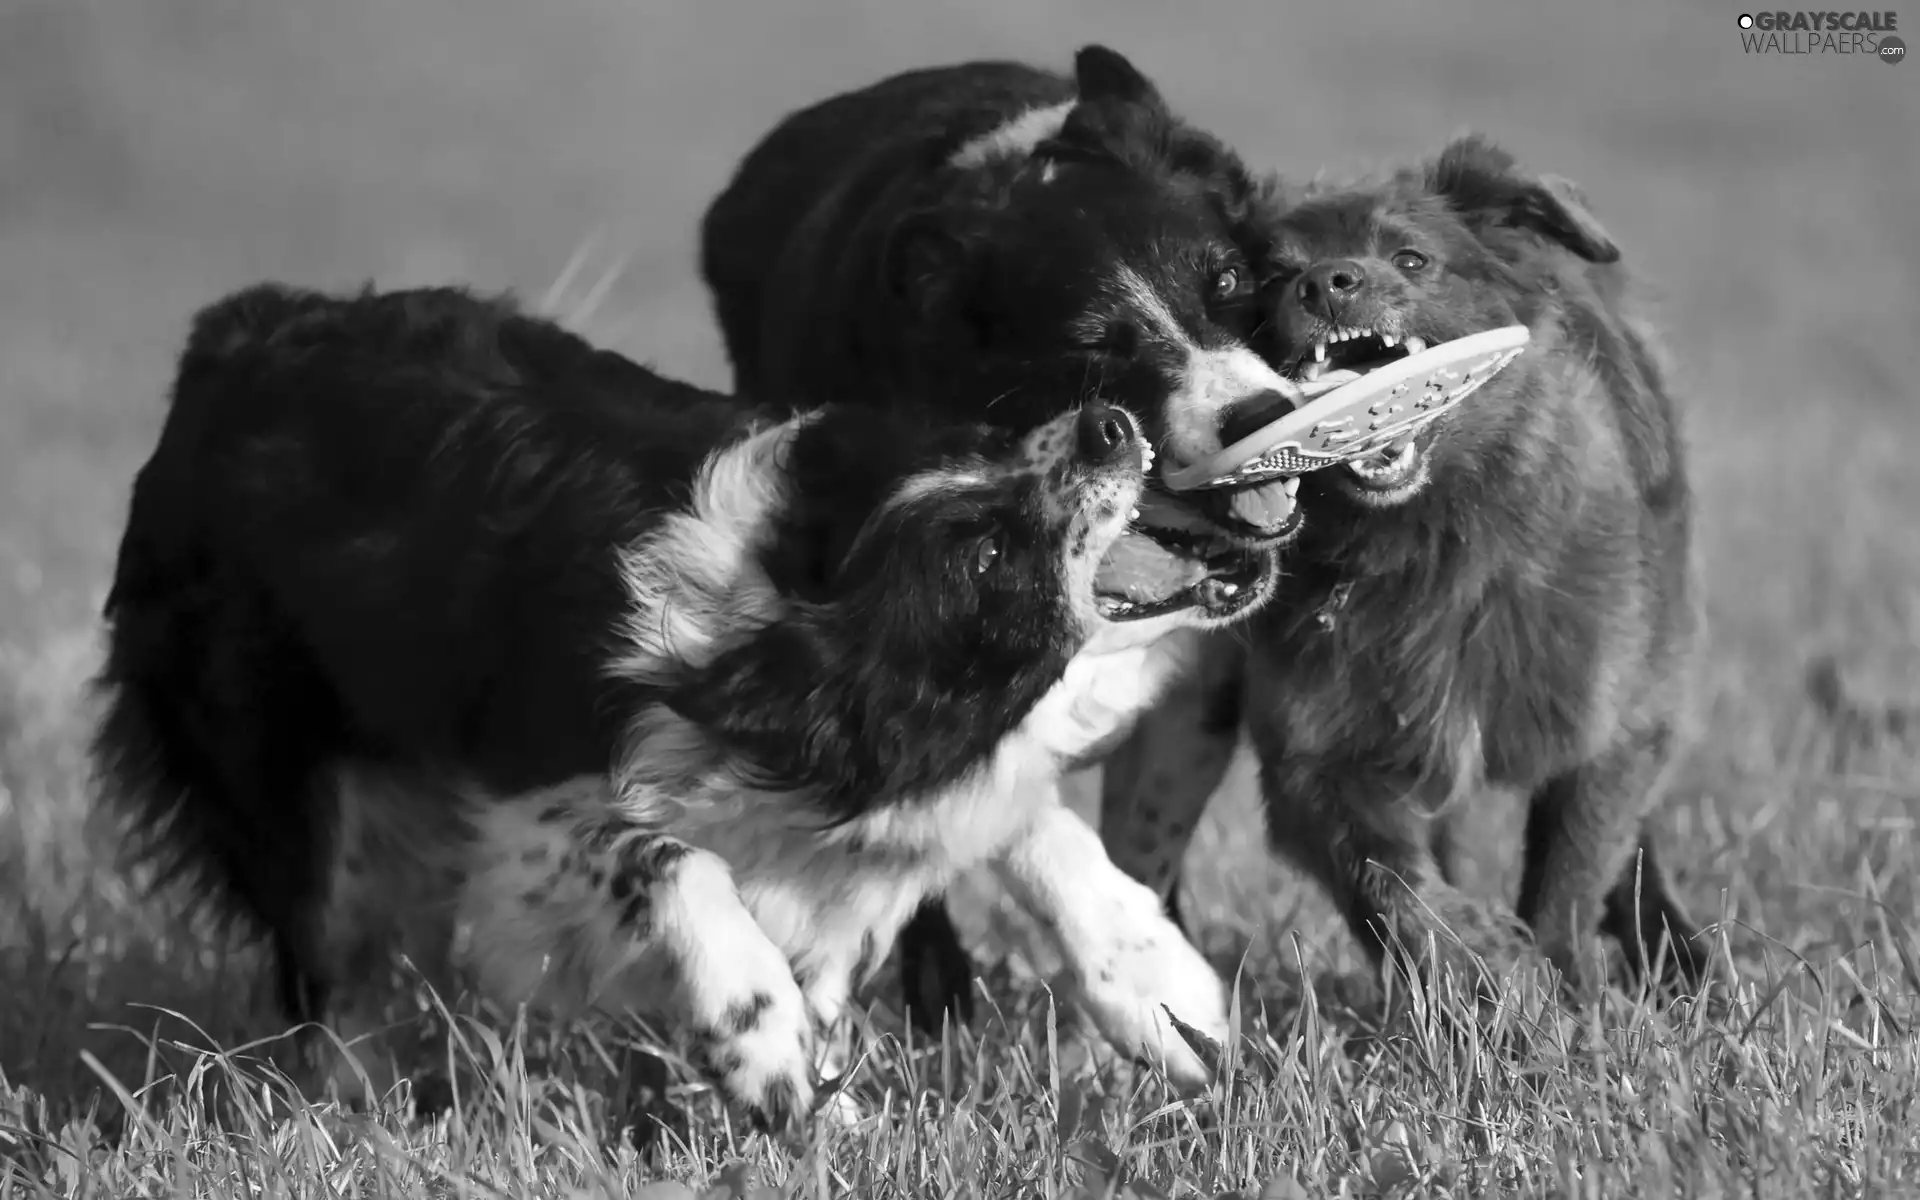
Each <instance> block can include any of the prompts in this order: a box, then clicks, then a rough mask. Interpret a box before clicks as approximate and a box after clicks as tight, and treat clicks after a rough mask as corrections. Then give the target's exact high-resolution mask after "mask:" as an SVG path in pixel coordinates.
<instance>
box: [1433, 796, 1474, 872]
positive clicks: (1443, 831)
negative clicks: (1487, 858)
mask: <svg viewBox="0 0 1920 1200" xmlns="http://www.w3.org/2000/svg"><path fill="white" fill-rule="evenodd" d="M1458 825H1459V816H1458V815H1457V814H1456V813H1454V812H1452V811H1448V810H1443V811H1441V812H1437V813H1435V814H1433V827H1432V829H1431V831H1430V833H1429V836H1428V838H1427V846H1428V848H1429V849H1431V850H1432V852H1433V862H1434V865H1435V866H1436V867H1438V868H1439V870H1440V878H1441V879H1442V880H1444V881H1445V882H1446V884H1447V886H1449V887H1459V886H1460V884H1461V881H1462V880H1463V879H1465V878H1466V863H1465V860H1463V859H1462V858H1461V857H1460V830H1459V828H1458Z"/></svg>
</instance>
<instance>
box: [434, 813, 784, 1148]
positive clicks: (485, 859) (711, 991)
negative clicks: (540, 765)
mask: <svg viewBox="0 0 1920 1200" xmlns="http://www.w3.org/2000/svg"><path fill="white" fill-rule="evenodd" d="M476 822H477V824H478V826H479V828H480V833H481V837H480V839H479V842H480V845H479V846H478V847H477V849H476V851H475V855H474V861H475V864H476V867H477V869H476V870H475V871H473V872H472V873H470V874H469V876H468V882H467V886H466V887H465V889H464V894H463V897H462V906H461V914H460V919H461V925H462V927H463V931H464V933H465V939H464V940H465V942H466V945H467V946H468V947H469V950H468V954H467V957H468V959H469V961H470V963H471V966H472V968H473V969H474V970H475V971H476V972H477V973H478V974H479V976H480V977H481V980H482V982H483V983H484V985H485V986H486V988H487V990H488V991H489V993H491V994H492V995H493V996H495V997H496V998H497V999H501V1000H505V1001H506V1002H508V1003H516V1002H535V1001H536V1000H538V1002H540V1003H543V1004H547V1005H551V1006H553V1007H556V1008H560V1009H563V1010H564V1009H577V1008H580V1007H585V1006H592V1007H595V1008H599V1009H602V1010H604V1011H608V1012H612V1013H623V1012H636V1013H655V1014H661V1013H664V1014H666V1015H669V1016H670V1017H673V1018H677V1019H679V1020H682V1021H684V1022H685V1025H686V1029H687V1031H688V1033H689V1034H690V1036H691V1037H692V1039H693V1041H694V1043H695V1048H696V1050H695V1052H696V1056H697V1057H699V1058H702V1059H704V1060H705V1062H706V1063H707V1065H708V1066H709V1067H710V1068H711V1070H712V1073H713V1074H714V1075H715V1076H716V1077H718V1079H719V1080H720V1082H721V1086H722V1088H723V1089H724V1090H725V1092H726V1093H727V1094H728V1095H729V1096H730V1097H731V1098H733V1099H735V1100H738V1101H740V1102H742V1103H744V1104H745V1105H747V1106H748V1107H749V1108H750V1109H751V1110H752V1111H753V1112H754V1114H755V1115H756V1117H758V1118H759V1119H761V1120H763V1121H765V1122H767V1123H769V1124H772V1125H775V1126H779V1125H783V1124H785V1123H786V1122H787V1121H788V1120H789V1119H790V1118H792V1117H793V1116H795V1115H797V1114H799V1113H802V1112H805V1111H806V1110H807V1108H809V1107H810V1106H811V1103H812V1097H813V1083H812V1071H811V1058H810V1053H811V1050H812V1043H813V1031H812V1024H811V1021H810V1020H809V1017H808V1012H807V1004H806V1000H805V998H804V997H803V996H802V994H801V991H800V987H799V985H798V984H797V983H796V982H795V980H794V977H793V972H792V970H791V968H790V967H789V965H788V961H787V956H786V955H785V954H784V953H783V952H782V951H781V950H780V948H779V947H778V946H776V945H775V944H774V943H773V941H772V940H771V939H769V938H768V937H767V935H766V933H765V932H764V931H763V930H762V929H761V928H760V926H759V924H758V923H756V922H755V920H754V918H753V914H752V913H751V912H749V911H748V909H747V907H746V905H745V904H744V903H743V902H742V900H741V898H740V895H739V893H738V892H737V891H736V890H735V888H734V885H733V877H732V873H731V872H730V871H729V870H728V868H727V864H726V863H725V862H724V861H723V860H721V859H720V858H719V857H718V856H716V855H714V854H712V853H709V852H707V851H704V850H700V849H697V848H695V847H693V846H689V845H687V844H686V843H685V842H682V841H680V840H678V839H676V838H673V837H669V836H667V835H665V834H663V833H661V832H659V830H658V829H657V828H653V827H650V826H649V825H647V824H644V823H642V822H641V821H638V820H636V819H634V817H633V816H632V815H630V814H629V812H628V811H627V807H626V804H625V802H624V801H623V803H622V805H621V806H620V807H615V806H614V805H613V804H612V803H610V801H609V798H608V795H607V790H606V783H605V781H604V780H601V779H598V778H594V779H589V780H583V781H576V782H573V783H569V784H564V785H561V786H559V787H556V788H551V789H546V790H544V791H542V792H539V793H534V794H531V795H529V796H523V797H518V798H515V799H514V800H511V801H496V802H492V803H490V804H488V805H487V806H486V807H485V808H484V809H483V810H482V811H481V812H479V813H478V814H477V816H476Z"/></svg>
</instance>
